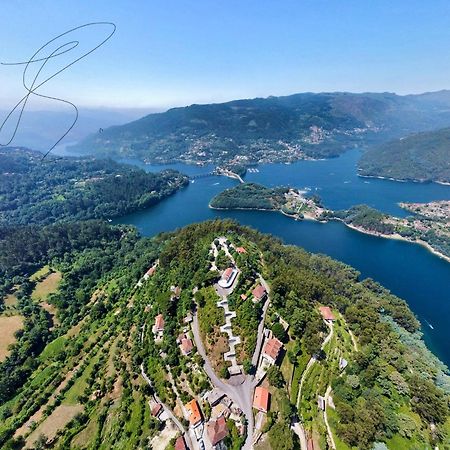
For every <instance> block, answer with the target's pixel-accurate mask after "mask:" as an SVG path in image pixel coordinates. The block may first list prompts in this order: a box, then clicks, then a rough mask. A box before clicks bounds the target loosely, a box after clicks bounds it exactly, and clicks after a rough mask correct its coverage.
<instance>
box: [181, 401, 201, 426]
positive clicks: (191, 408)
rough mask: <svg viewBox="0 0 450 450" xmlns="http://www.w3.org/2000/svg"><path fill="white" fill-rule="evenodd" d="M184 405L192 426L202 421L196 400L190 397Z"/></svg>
mask: <svg viewBox="0 0 450 450" xmlns="http://www.w3.org/2000/svg"><path fill="white" fill-rule="evenodd" d="M185 406H186V409H187V412H188V415H189V423H190V424H191V425H192V426H193V427H195V426H197V425H199V424H200V423H202V421H203V417H202V413H201V411H200V406H199V405H198V403H197V400H195V399H192V400H191V401H190V402H189V403H186V405H185Z"/></svg>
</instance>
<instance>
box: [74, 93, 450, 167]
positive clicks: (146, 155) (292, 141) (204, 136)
mask: <svg viewBox="0 0 450 450" xmlns="http://www.w3.org/2000/svg"><path fill="white" fill-rule="evenodd" d="M434 94H435V95H422V96H415V95H409V96H398V95H395V94H391V93H379V94H376V93H374V94H372V93H367V94H352V93H345V92H341V93H340V92H337V93H321V94H312V93H304V94H295V95H290V96H286V97H268V98H265V99H263V98H256V99H247V100H236V101H232V102H228V103H221V104H209V105H191V106H188V107H184V108H173V109H170V110H169V111H167V112H165V113H160V114H150V115H148V116H145V117H143V118H142V119H139V120H136V121H134V122H131V123H129V124H126V125H122V126H116V127H110V128H108V129H106V130H104V132H103V133H101V134H99V133H97V134H94V135H92V136H90V137H88V138H87V139H85V140H84V141H82V142H81V143H79V144H77V145H76V146H75V147H74V150H76V151H78V152H80V153H84V154H94V155H114V156H129V157H136V158H140V159H142V160H145V161H150V162H168V161H186V162H209V163H224V162H230V161H232V162H239V163H249V162H250V163H252V162H274V161H295V160H297V159H301V158H310V157H313V158H324V157H332V156H337V155H339V154H341V153H343V152H344V151H346V150H347V149H348V148H350V147H352V146H354V145H365V144H369V143H373V142H380V141H386V140H388V139H392V138H394V137H401V136H405V135H407V134H409V133H412V132H417V131H422V130H428V129H435V128H438V127H439V126H441V127H442V126H448V125H450V113H449V112H448V98H447V97H448V96H447V95H446V93H445V92H442V93H434Z"/></svg>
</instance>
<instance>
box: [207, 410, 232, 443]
mask: <svg viewBox="0 0 450 450" xmlns="http://www.w3.org/2000/svg"><path fill="white" fill-rule="evenodd" d="M206 428H207V431H208V437H209V440H210V441H211V445H212V446H215V445H217V444H218V443H219V442H221V441H223V440H224V439H225V438H226V437H227V436H228V427H227V422H226V420H225V417H223V416H221V417H219V418H218V419H217V420H216V421H211V422H208V424H207V425H206Z"/></svg>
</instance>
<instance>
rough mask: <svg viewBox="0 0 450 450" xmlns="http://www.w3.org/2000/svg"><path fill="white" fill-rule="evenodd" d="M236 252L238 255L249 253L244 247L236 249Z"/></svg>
mask: <svg viewBox="0 0 450 450" xmlns="http://www.w3.org/2000/svg"><path fill="white" fill-rule="evenodd" d="M236 251H237V252H238V253H247V250H245V248H244V247H238V248H237V249H236Z"/></svg>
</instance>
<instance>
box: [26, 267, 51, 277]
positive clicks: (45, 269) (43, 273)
mask: <svg viewBox="0 0 450 450" xmlns="http://www.w3.org/2000/svg"><path fill="white" fill-rule="evenodd" d="M49 273H50V266H49V265H45V266H44V267H41V268H40V269H39V270H38V271H36V272H34V273H33V275H31V277H30V281H36V280H39V278H42V277H45V276H46V275H48V274H49Z"/></svg>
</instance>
